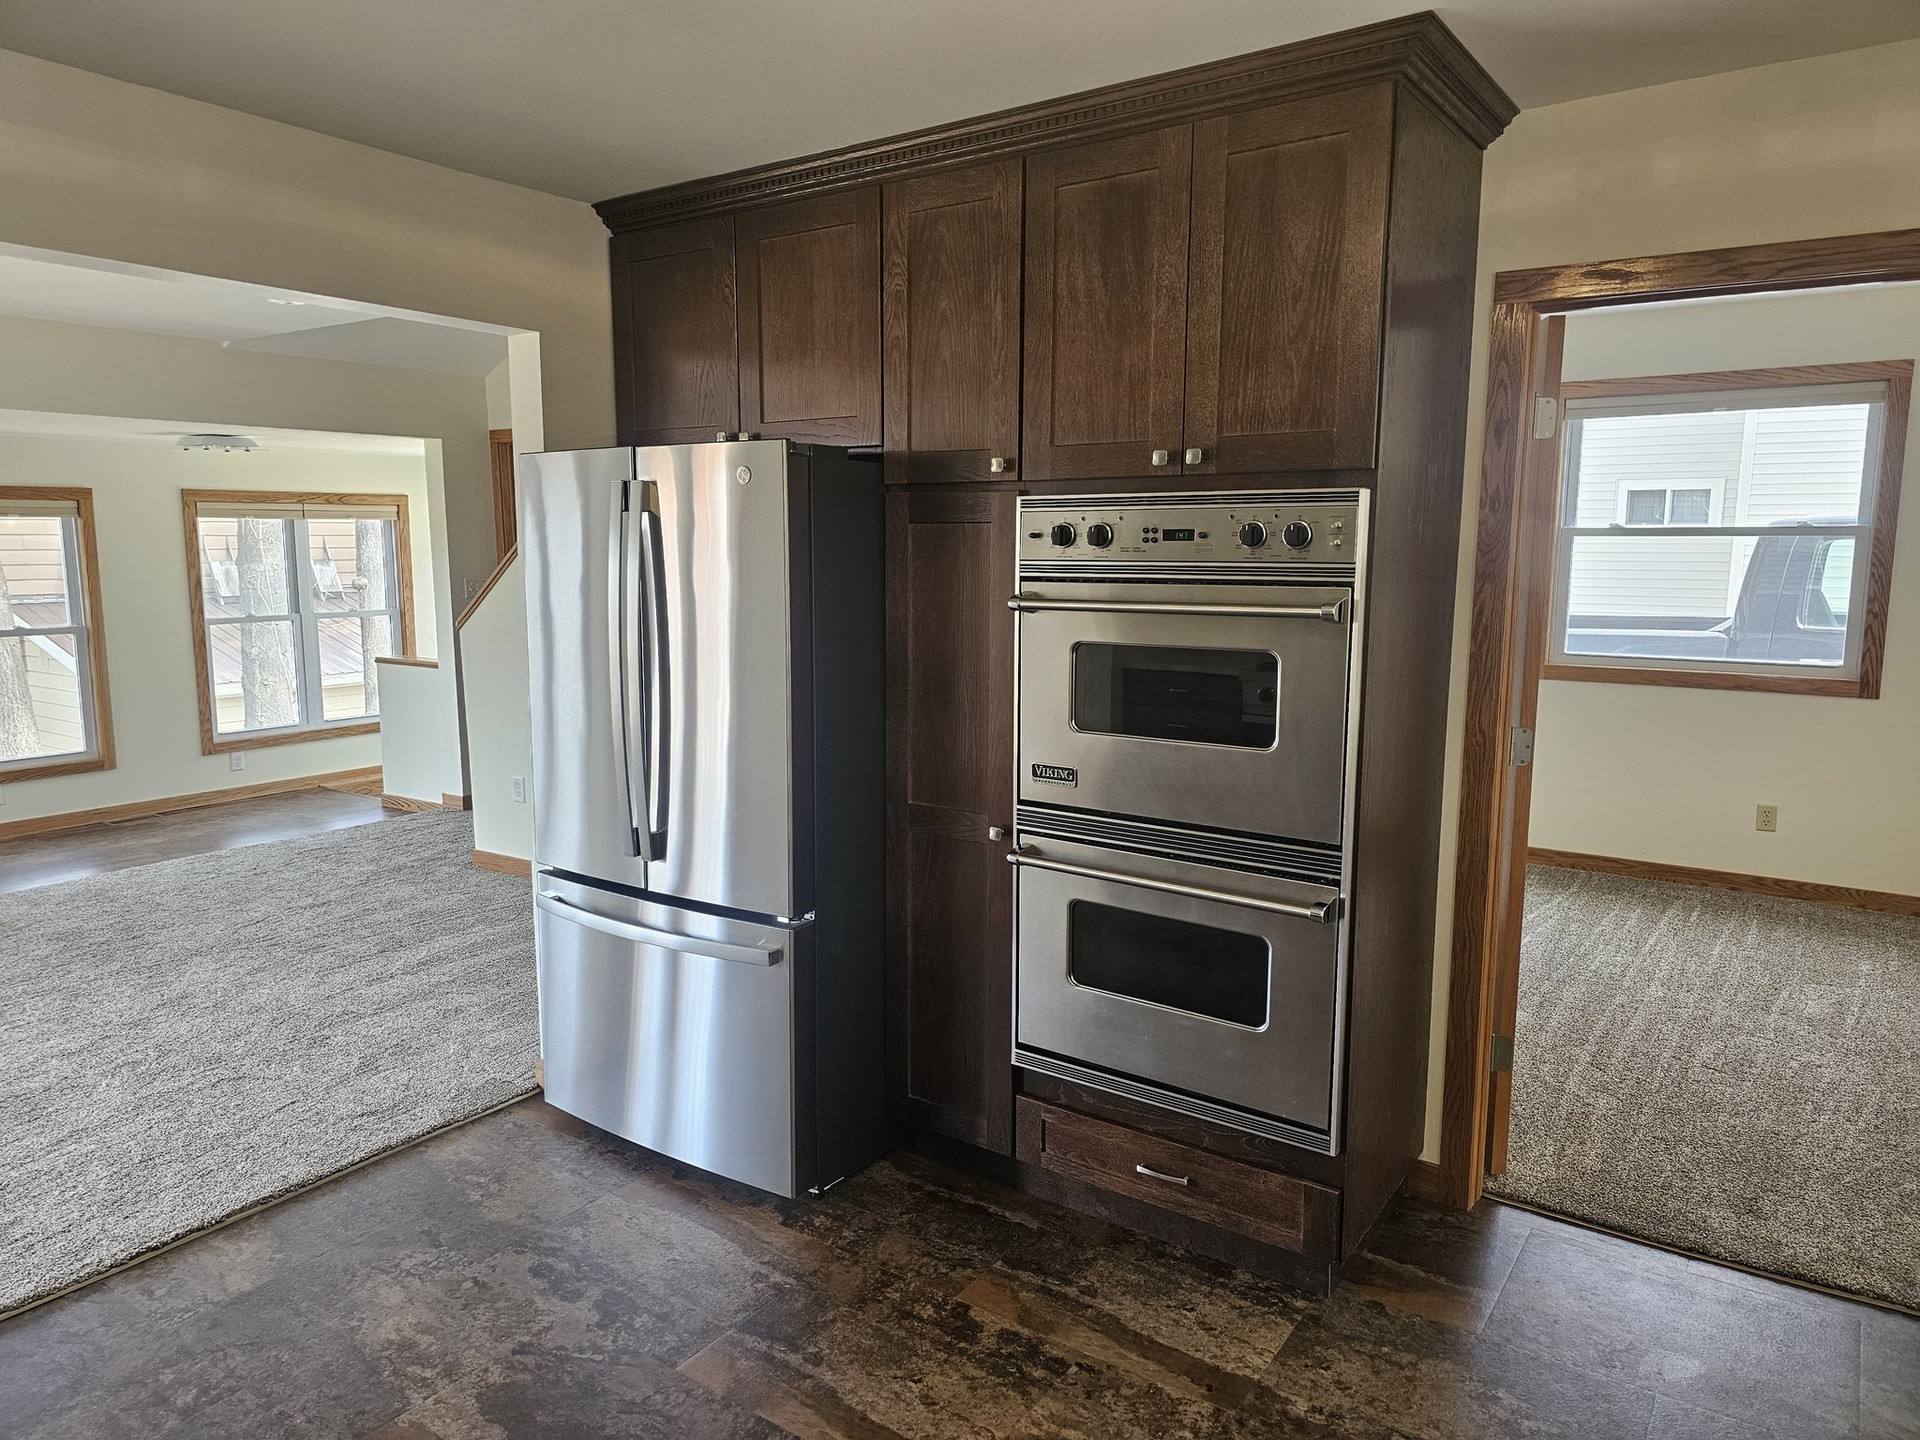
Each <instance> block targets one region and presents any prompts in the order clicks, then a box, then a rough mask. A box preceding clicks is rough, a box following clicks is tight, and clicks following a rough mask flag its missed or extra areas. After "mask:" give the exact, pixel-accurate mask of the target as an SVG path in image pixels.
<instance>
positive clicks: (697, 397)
mask: <svg viewBox="0 0 1920 1440" xmlns="http://www.w3.org/2000/svg"><path fill="white" fill-rule="evenodd" d="M734 339H735V337H734V304H733V220H732V218H731V217H730V216H726V215H721V216H717V217H715V218H713V219H711V220H694V221H691V222H689V223H687V224H685V225H668V226H665V227H663V228H661V229H658V230H640V231H635V232H632V233H629V234H624V235H616V236H614V237H613V372H614V388H615V395H616V404H617V408H618V411H619V415H618V421H619V428H620V443H621V444H623V445H676V444H682V443H685V442H687V441H693V440H711V439H713V437H714V436H715V435H716V434H718V433H719V432H720V431H722V430H727V431H733V430H738V429H739V428H740V386H739V380H738V371H739V353H738V350H737V349H736V347H735V343H734Z"/></svg>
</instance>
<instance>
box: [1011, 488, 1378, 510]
mask: <svg viewBox="0 0 1920 1440" xmlns="http://www.w3.org/2000/svg"><path fill="white" fill-rule="evenodd" d="M1362 493H1363V492H1361V491H1359V490H1211V491H1203V492H1200V493H1197V494H1193V493H1182V492H1177V491H1176V492H1174V493H1171V494H1155V495H1128V494H1108V495H1022V496H1021V497H1020V513H1021V514H1022V515H1025V514H1028V513H1030V512H1033V511H1039V510H1086V509H1089V508H1097V507H1100V506H1106V505H1125V506H1127V507H1129V508H1132V509H1147V508H1151V507H1152V506H1155V505H1177V506H1179V507H1180V508H1181V509H1182V510H1187V509H1191V508H1192V507H1194V506H1196V505H1232V506H1237V507H1239V508H1242V509H1244V508H1246V507H1247V506H1250V505H1356V504H1358V503H1359V502H1360V497H1361V494H1362Z"/></svg>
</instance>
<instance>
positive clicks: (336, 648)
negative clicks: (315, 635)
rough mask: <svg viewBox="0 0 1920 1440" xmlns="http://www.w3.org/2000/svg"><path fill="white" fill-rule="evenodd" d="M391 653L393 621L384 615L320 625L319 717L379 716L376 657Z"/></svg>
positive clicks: (335, 718)
mask: <svg viewBox="0 0 1920 1440" xmlns="http://www.w3.org/2000/svg"><path fill="white" fill-rule="evenodd" d="M391 654H393V622H392V621H391V620H390V619H389V618H388V617H387V616H385V615H371V616H368V617H367V618H366V619H364V620H360V619H336V620H322V621H321V622H320V683H321V699H320V705H321V714H322V715H323V716H324V717H325V718H326V719H328V720H347V719H352V718H355V717H359V716H367V715H378V714H379V713H380V667H379V666H378V665H376V664H374V663H373V657H374V656H376V655H391Z"/></svg>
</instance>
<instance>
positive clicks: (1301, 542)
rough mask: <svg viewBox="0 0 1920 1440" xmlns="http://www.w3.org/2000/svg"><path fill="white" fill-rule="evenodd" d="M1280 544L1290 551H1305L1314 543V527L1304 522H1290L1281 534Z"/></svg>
mask: <svg viewBox="0 0 1920 1440" xmlns="http://www.w3.org/2000/svg"><path fill="white" fill-rule="evenodd" d="M1280 543H1281V544H1282V545H1285V546H1286V547H1287V549H1289V550H1304V549H1306V548H1307V546H1309V545H1311V544H1312V543H1313V527H1312V526H1311V525H1309V524H1307V522H1306V521H1304V520H1290V521H1288V522H1287V526H1286V528H1285V529H1283V530H1282V531H1281V532H1280Z"/></svg>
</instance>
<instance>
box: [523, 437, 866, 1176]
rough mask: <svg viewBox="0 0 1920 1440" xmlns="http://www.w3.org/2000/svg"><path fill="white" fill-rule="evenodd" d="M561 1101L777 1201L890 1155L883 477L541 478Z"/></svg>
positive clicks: (544, 922) (723, 454)
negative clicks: (884, 958) (884, 973)
mask: <svg viewBox="0 0 1920 1440" xmlns="http://www.w3.org/2000/svg"><path fill="white" fill-rule="evenodd" d="M519 521H520V553H521V558H522V563H523V565H524V568H525V579H526V588H527V639H528V646H529V660H530V665H531V679H532V718H533V766H534V776H533V779H534V785H533V803H534V806H535V824H534V831H535V842H534V897H535V907H536V909H535V930H536V936H537V942H538V953H539V972H540V1037H541V1051H542V1056H543V1059H544V1064H545V1075H546V1093H547V1099H548V1100H549V1101H551V1102H552V1103H553V1104H554V1105H556V1106H558V1107H559V1108H560V1109H562V1110H565V1111H567V1112H569V1113H570V1114H574V1115H577V1116H579V1117H580V1118H581V1119H583V1120H586V1121H588V1122H589V1123H591V1124H594V1125H597V1126H600V1127H601V1128H603V1129H606V1130H611V1131H613V1132H614V1133H616V1134H619V1135H623V1136H625V1137H627V1138H628V1139H630V1140H633V1141H636V1142H638V1143H639V1144H641V1145H645V1146H648V1147H649V1148H651V1149H654V1150H659V1151H662V1152H664V1153H665V1154H668V1155H672V1156H674V1157H676V1158H678V1159H681V1160H684V1161H687V1162H688V1163H689V1164H692V1165H696V1166H699V1167H700V1168H702V1169H705V1170H710V1171H714V1172H716V1173H718V1174H721V1175H726V1176H729V1177H731V1178H733V1179H736V1180H741V1181H744V1182H746V1183H747V1184H750V1185H755V1186H759V1187H760V1188H762V1189H766V1190H771V1191H774V1192H776V1193H778V1194H782V1195H795V1194H798V1193H799V1192H801V1191H803V1190H807V1189H813V1188H818V1187H821V1186H824V1185H826V1184H829V1183H831V1182H832V1181H834V1180H835V1179H838V1178H839V1177H841V1176H843V1175H846V1174H850V1173H852V1172H853V1171H854V1170H857V1169H858V1168H860V1166H862V1165H864V1164H865V1163H867V1162H868V1161H869V1160H871V1159H873V1158H875V1157H877V1156H878V1155H879V1154H881V1153H882V1152H883V1151H884V1150H885V1149H886V1147H887V1143H888V1133H887V1122H886V1118H885V1102H884V1091H883V1073H884V1068H885V1062H884V1029H885V1021H884V1007H883V1003H882V978H881V948H882V944H883V930H884V893H885V892H884V877H883V864H884V845H885V842H884V838H883V830H884V821H883V810H882V804H883V800H882V785H883V775H882V764H883V761H882V753H883V750H884V736H883V729H882V724H883V722H882V713H881V711H882V690H883V670H884V619H883V614H884V598H883V582H882V572H883V559H882V548H883V544H884V533H883V523H882V518H881V496H880V478H879V466H878V464H877V463H875V462H872V461H868V460H861V459H858V458H850V457H848V456H847V455H846V453H845V452H843V451H838V450H831V449H827V448H825V447H818V446H812V447H809V446H799V445H792V444H789V443H788V442H786V441H779V440H754V441H741V442H733V443H715V444H707V445H673V446H660V447H651V448H648V447H642V448H622V449H611V450H578V451H557V452H551V453H547V454H538V455H528V456H525V457H523V458H522V460H521V461H520V467H519Z"/></svg>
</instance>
